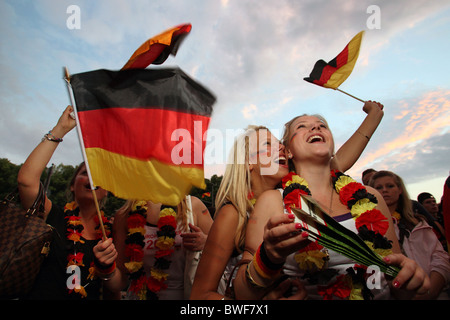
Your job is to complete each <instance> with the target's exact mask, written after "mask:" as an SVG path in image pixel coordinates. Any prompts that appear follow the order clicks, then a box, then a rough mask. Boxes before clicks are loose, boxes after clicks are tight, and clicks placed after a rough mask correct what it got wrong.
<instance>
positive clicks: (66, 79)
mask: <svg viewBox="0 0 450 320" xmlns="http://www.w3.org/2000/svg"><path fill="white" fill-rule="evenodd" d="M64 80H65V81H66V82H67V90H68V93H69V98H70V103H71V105H72V107H73V110H74V115H73V117H74V118H75V121H76V123H77V133H78V140H79V142H80V147H81V153H82V154H83V159H84V164H85V166H86V172H87V175H88V177H89V184H90V186H91V190H92V194H93V195H94V202H95V208H96V210H97V216H98V221H99V224H100V229H101V230H102V235H103V241H105V240H106V239H107V237H106V232H105V226H104V225H103V219H102V213H101V211H100V207H99V206H98V200H97V194H96V193H95V190H96V188H95V186H94V184H93V182H92V176H91V170H90V168H89V162H88V160H87V155H86V149H85V148H84V141H83V135H82V134H81V127H80V120H79V119H78V113H77V107H76V105H75V99H74V97H73V92H72V85H71V84H70V75H69V70H68V69H67V67H64Z"/></svg>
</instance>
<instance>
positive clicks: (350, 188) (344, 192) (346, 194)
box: [339, 182, 364, 206]
mask: <svg viewBox="0 0 450 320" xmlns="http://www.w3.org/2000/svg"><path fill="white" fill-rule="evenodd" d="M360 189H364V186H363V185H362V184H361V183H358V182H350V183H349V184H347V185H346V186H344V187H342V188H341V191H340V192H339V198H340V200H341V202H342V204H343V205H345V206H347V203H348V202H349V201H350V200H352V199H353V194H354V193H355V192H356V191H358V190H360Z"/></svg>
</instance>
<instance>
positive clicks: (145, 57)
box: [122, 23, 192, 70]
mask: <svg viewBox="0 0 450 320" xmlns="http://www.w3.org/2000/svg"><path fill="white" fill-rule="evenodd" d="M191 29H192V25H191V24H190V23H186V24H181V25H179V26H176V27H173V28H171V29H168V30H166V31H164V32H163V33H160V34H158V35H156V36H154V37H152V38H150V39H148V40H147V41H145V42H144V43H143V44H142V45H141V46H140V47H139V48H138V49H137V50H136V51H135V52H134V53H133V55H132V56H131V58H130V59H129V60H128V61H127V63H126V64H125V65H124V66H123V68H122V70H125V69H145V68H147V66H149V65H150V64H162V63H163V62H164V61H166V59H167V57H168V56H169V55H170V54H172V55H174V56H175V55H176V54H177V51H178V48H179V47H180V45H181V42H182V41H183V39H184V38H185V37H186V36H187V35H188V34H189V32H190V31H191Z"/></svg>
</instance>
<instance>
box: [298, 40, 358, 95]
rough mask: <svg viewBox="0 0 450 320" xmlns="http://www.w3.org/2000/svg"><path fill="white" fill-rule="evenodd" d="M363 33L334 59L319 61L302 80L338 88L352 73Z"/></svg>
mask: <svg viewBox="0 0 450 320" xmlns="http://www.w3.org/2000/svg"><path fill="white" fill-rule="evenodd" d="M363 34H364V31H361V32H360V33H358V34H357V35H356V36H355V37H354V38H353V39H352V40H351V41H350V42H349V43H348V44H347V46H346V47H345V48H344V50H342V52H341V53H339V54H338V55H337V56H336V58H334V59H333V60H331V61H330V62H328V63H326V62H325V61H324V60H319V61H317V62H316V64H315V65H314V68H313V70H312V72H311V74H310V75H309V77H308V78H304V80H306V81H308V82H311V83H314V84H317V85H318V86H322V87H325V88H331V89H336V88H338V87H339V86H340V85H341V84H342V83H343V82H344V81H345V80H346V79H347V78H348V76H349V75H350V74H351V73H352V71H353V67H354V66H355V63H356V60H357V59H358V55H359V48H360V46H361V41H362V37H363Z"/></svg>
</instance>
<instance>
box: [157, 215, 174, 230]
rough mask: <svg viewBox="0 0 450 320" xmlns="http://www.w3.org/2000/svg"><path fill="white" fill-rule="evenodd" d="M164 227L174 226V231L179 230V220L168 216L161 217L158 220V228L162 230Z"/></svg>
mask: <svg viewBox="0 0 450 320" xmlns="http://www.w3.org/2000/svg"><path fill="white" fill-rule="evenodd" d="M162 226H172V227H173V228H174V229H176V228H177V220H176V219H175V217H174V216H171V215H168V216H165V217H161V218H159V220H158V228H159V229H161V227H162Z"/></svg>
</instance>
